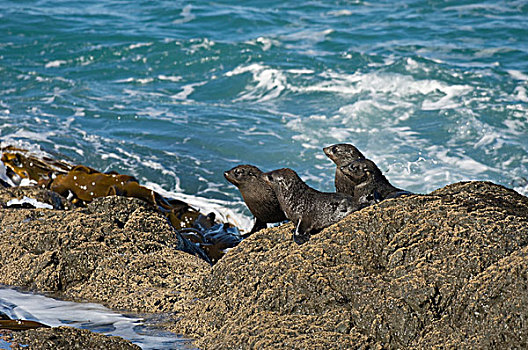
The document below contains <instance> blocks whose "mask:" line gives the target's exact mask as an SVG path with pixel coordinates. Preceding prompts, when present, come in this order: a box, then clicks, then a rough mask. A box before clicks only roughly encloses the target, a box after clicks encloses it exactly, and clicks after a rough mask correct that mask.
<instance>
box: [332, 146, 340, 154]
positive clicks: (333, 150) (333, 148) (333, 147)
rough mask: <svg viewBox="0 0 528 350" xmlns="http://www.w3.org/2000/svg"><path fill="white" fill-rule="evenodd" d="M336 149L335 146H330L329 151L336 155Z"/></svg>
mask: <svg viewBox="0 0 528 350" xmlns="http://www.w3.org/2000/svg"><path fill="white" fill-rule="evenodd" d="M337 148H338V147H337V146H332V148H331V150H332V153H334V154H336V153H337V151H338V149H337Z"/></svg>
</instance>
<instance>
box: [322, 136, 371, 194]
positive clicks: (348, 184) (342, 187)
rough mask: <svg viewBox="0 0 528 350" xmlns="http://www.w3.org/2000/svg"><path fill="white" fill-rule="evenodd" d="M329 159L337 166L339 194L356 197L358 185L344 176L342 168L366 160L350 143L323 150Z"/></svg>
mask: <svg viewBox="0 0 528 350" xmlns="http://www.w3.org/2000/svg"><path fill="white" fill-rule="evenodd" d="M323 151H324V153H325V154H326V156H327V157H328V158H330V159H331V160H332V162H334V163H335V164H336V165H337V168H336V173H335V188H336V191H337V192H340V193H346V194H349V195H351V196H353V195H354V187H355V186H356V185H357V184H358V183H356V182H354V181H353V180H352V179H351V178H348V177H347V176H345V175H344V174H343V172H342V171H341V169H340V167H341V166H343V165H347V164H349V163H351V162H353V161H355V160H359V159H365V156H364V155H363V153H361V152H360V151H359V150H358V149H357V148H356V146H354V145H351V144H348V143H340V144H336V145H332V146H328V147H325V148H323Z"/></svg>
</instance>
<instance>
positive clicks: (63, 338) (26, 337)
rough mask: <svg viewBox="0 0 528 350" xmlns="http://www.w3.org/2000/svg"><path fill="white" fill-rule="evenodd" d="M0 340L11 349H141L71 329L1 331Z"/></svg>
mask: <svg viewBox="0 0 528 350" xmlns="http://www.w3.org/2000/svg"><path fill="white" fill-rule="evenodd" d="M0 339H2V340H4V341H5V342H7V344H8V345H9V346H10V348H11V349H28V350H71V349H94V350H95V349H99V350H107V349H115V350H137V349H141V348H140V347H139V346H137V345H135V344H132V343H131V342H129V341H127V340H124V339H122V338H119V337H108V336H104V335H101V334H97V333H92V332H90V331H87V330H84V329H76V328H70V327H56V328H40V329H33V330H28V331H22V332H10V331H2V330H0Z"/></svg>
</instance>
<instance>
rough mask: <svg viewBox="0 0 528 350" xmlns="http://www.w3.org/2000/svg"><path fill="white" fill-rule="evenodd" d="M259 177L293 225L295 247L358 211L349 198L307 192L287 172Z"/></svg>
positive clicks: (337, 194) (303, 186) (271, 172)
mask: <svg viewBox="0 0 528 350" xmlns="http://www.w3.org/2000/svg"><path fill="white" fill-rule="evenodd" d="M262 177H263V179H264V180H265V181H266V182H268V183H269V184H270V186H271V187H272V188H273V190H274V191H275V194H276V195H277V199H278V200H279V203H280V206H281V208H282V210H283V211H284V213H285V214H286V217H287V218H288V219H290V220H291V221H292V222H293V223H294V224H295V232H294V234H293V240H294V241H295V242H296V243H298V244H302V243H304V242H306V241H307V240H308V239H309V237H310V235H311V234H314V233H317V232H319V231H320V230H322V229H324V228H325V227H328V226H330V225H332V224H335V223H336V222H338V221H339V220H341V219H343V218H344V217H345V216H347V215H348V214H350V213H352V212H354V211H356V210H359V209H361V208H362V206H361V205H358V204H357V203H356V202H355V201H354V198H353V197H352V196H349V195H346V194H344V193H329V192H320V191H318V190H316V189H313V188H311V187H310V186H308V185H307V184H306V183H305V182H304V181H303V180H302V179H301V178H300V177H299V175H297V173H296V172H295V171H293V170H292V169H289V168H283V169H278V170H274V171H270V172H269V173H264V174H262Z"/></svg>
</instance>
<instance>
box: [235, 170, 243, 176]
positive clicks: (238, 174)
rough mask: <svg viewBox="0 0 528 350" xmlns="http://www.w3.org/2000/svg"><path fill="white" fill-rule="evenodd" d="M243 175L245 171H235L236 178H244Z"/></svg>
mask: <svg viewBox="0 0 528 350" xmlns="http://www.w3.org/2000/svg"><path fill="white" fill-rule="evenodd" d="M242 174H244V171H243V170H240V169H235V176H236V177H240V176H242Z"/></svg>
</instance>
